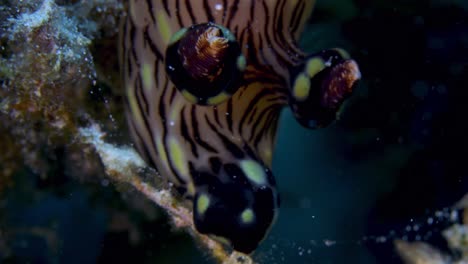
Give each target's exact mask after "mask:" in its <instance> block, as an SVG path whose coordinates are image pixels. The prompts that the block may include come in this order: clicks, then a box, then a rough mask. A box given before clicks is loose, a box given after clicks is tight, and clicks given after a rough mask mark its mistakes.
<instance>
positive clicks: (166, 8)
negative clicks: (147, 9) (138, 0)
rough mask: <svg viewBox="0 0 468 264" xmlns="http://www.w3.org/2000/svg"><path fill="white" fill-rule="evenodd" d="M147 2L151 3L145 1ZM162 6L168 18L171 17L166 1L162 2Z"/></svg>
mask: <svg viewBox="0 0 468 264" xmlns="http://www.w3.org/2000/svg"><path fill="white" fill-rule="evenodd" d="M147 1H151V0H147ZM162 2H163V6H164V10H166V13H167V14H168V15H169V16H170V15H171V11H170V10H169V6H168V4H167V0H163V1H162Z"/></svg>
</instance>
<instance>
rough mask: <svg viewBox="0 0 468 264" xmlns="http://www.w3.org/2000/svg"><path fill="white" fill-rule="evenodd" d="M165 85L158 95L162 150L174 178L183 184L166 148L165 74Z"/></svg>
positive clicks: (167, 83)
mask: <svg viewBox="0 0 468 264" xmlns="http://www.w3.org/2000/svg"><path fill="white" fill-rule="evenodd" d="M165 80H166V81H165V85H164V86H163V87H162V89H163V91H162V94H161V96H160V97H159V108H158V110H159V116H160V117H161V127H162V131H161V142H162V144H163V147H164V151H165V152H166V156H167V157H168V163H169V164H168V165H169V168H170V170H171V172H172V174H173V175H174V177H175V178H176V180H177V181H179V184H180V185H185V183H186V182H185V180H184V179H182V177H180V175H179V174H178V173H177V171H176V169H175V168H174V165H173V164H172V160H171V155H169V154H170V152H169V149H168V146H167V143H166V141H167V138H166V137H167V120H166V109H165V104H164V102H165V96H166V92H167V90H168V86H169V79H168V77H167V76H166V78H165Z"/></svg>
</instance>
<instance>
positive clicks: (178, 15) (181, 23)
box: [175, 0, 184, 28]
mask: <svg viewBox="0 0 468 264" xmlns="http://www.w3.org/2000/svg"><path fill="white" fill-rule="evenodd" d="M175 1H176V7H175V9H176V17H177V22H178V23H179V27H181V28H182V27H184V23H183V22H182V17H181V16H180V13H181V11H180V7H179V0H175Z"/></svg>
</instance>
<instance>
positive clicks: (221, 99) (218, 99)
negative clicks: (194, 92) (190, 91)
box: [206, 92, 230, 105]
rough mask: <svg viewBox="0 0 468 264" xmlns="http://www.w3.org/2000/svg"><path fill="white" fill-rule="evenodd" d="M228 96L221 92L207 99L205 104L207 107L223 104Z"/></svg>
mask: <svg viewBox="0 0 468 264" xmlns="http://www.w3.org/2000/svg"><path fill="white" fill-rule="evenodd" d="M229 96H230V95H229V94H228V93H225V92H222V93H220V94H218V95H216V96H213V97H211V98H209V99H208V100H207V101H206V102H207V103H208V104H209V105H217V104H220V103H222V102H224V101H225V100H227V99H228V98H229Z"/></svg>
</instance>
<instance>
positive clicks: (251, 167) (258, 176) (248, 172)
mask: <svg viewBox="0 0 468 264" xmlns="http://www.w3.org/2000/svg"><path fill="white" fill-rule="evenodd" d="M240 167H241V169H242V171H243V172H244V174H245V176H247V178H248V179H249V180H250V181H252V182H254V183H256V184H258V185H263V184H266V183H267V179H266V173H265V169H264V168H263V166H262V165H260V164H259V163H258V162H256V161H254V160H243V161H241V162H240Z"/></svg>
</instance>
